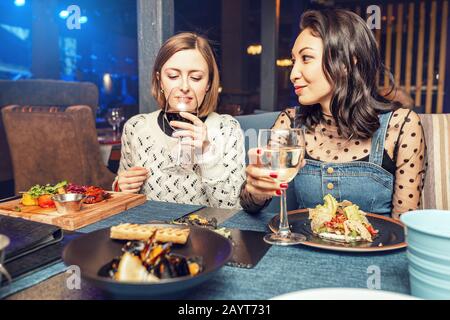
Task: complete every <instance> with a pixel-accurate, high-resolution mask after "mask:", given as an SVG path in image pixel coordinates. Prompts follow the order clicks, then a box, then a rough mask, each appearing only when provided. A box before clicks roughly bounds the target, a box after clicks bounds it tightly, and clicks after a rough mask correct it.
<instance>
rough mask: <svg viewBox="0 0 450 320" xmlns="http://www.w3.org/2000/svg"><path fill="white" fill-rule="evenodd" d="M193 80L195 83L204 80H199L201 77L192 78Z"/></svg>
mask: <svg viewBox="0 0 450 320" xmlns="http://www.w3.org/2000/svg"><path fill="white" fill-rule="evenodd" d="M191 79H192V80H194V81H200V80H202V78H199V77H191Z"/></svg>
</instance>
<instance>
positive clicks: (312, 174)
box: [241, 10, 425, 218]
mask: <svg viewBox="0 0 450 320" xmlns="http://www.w3.org/2000/svg"><path fill="white" fill-rule="evenodd" d="M300 29H301V31H300V34H299V36H298V37H297V39H296V41H295V44H294V47H293V49H292V59H293V62H294V65H293V69H292V72H291V76H290V79H291V82H292V84H293V86H294V88H295V93H296V94H297V96H298V101H299V103H300V105H301V107H300V108H295V109H287V110H285V111H284V112H281V114H280V115H279V117H278V119H277V120H276V122H275V124H274V127H275V128H286V127H291V126H293V123H294V121H293V120H297V121H296V123H299V125H300V126H303V127H305V128H306V153H305V159H306V161H305V162H304V167H303V168H302V169H301V170H300V171H299V173H298V175H297V176H296V178H295V180H294V184H295V191H296V196H297V200H298V203H299V206H300V207H303V208H312V207H315V206H316V205H317V204H320V203H322V202H323V197H324V196H325V195H326V194H331V195H333V196H334V197H335V198H336V199H337V200H338V201H342V200H344V199H347V200H350V201H352V202H353V203H355V204H357V205H359V206H360V208H361V209H362V210H364V211H367V212H373V213H379V214H392V216H394V217H395V218H398V216H399V215H400V214H401V213H403V212H405V211H408V210H413V209H416V208H417V207H418V206H419V203H420V195H421V188H422V182H423V175H424V172H425V170H424V167H425V165H424V161H425V160H424V156H425V139H424V137H423V130H422V126H421V123H420V120H419V117H418V115H417V114H416V113H415V112H414V111H411V110H409V109H404V108H399V107H398V106H396V105H394V104H393V103H390V102H389V101H388V100H386V99H384V98H383V97H381V96H379V95H378V94H377V86H376V76H377V72H379V73H382V63H381V60H380V56H379V52H378V49H377V44H376V41H375V39H374V37H373V35H372V32H371V31H370V30H369V29H368V27H367V26H366V23H365V22H364V20H362V19H361V18H360V17H359V16H358V15H356V14H354V13H352V12H350V11H345V10H324V11H309V12H306V13H304V14H303V16H302V19H301V23H300ZM296 111H297V112H296ZM257 151H258V150H250V151H249V156H250V158H254V157H257V153H258V152H257ZM255 163H257V162H255ZM246 171H247V180H246V182H245V183H244V185H243V187H242V189H241V205H242V207H243V208H244V209H245V210H246V211H249V212H257V211H259V210H261V209H262V208H264V207H265V206H266V205H267V204H268V203H269V202H270V200H271V199H272V197H273V196H274V195H279V194H280V189H281V188H286V187H287V186H286V185H285V184H282V185H278V184H276V183H275V182H274V180H271V179H270V177H269V176H270V174H273V173H268V172H267V171H265V170H262V169H261V168H260V167H259V166H258V165H257V164H250V165H249V166H248V167H247V169H246Z"/></svg>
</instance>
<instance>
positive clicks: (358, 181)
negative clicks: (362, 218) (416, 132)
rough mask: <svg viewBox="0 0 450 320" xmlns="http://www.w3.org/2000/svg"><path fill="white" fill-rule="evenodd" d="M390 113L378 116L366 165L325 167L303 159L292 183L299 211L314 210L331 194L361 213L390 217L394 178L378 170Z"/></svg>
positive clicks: (335, 164)
mask: <svg viewBox="0 0 450 320" xmlns="http://www.w3.org/2000/svg"><path fill="white" fill-rule="evenodd" d="M391 114H392V112H388V113H384V114H381V115H380V116H379V118H380V127H379V128H378V130H377V131H376V132H375V133H374V135H373V137H372V147H371V150H370V156H369V161H352V162H345V163H326V162H321V161H318V160H313V159H306V165H305V166H304V167H303V168H302V169H301V170H300V172H299V173H298V174H297V176H296V177H295V179H294V184H295V193H296V196H297V202H298V204H299V207H300V208H314V207H315V206H316V205H318V204H322V203H323V197H324V196H325V195H326V194H331V195H332V196H333V197H335V198H336V200H337V201H342V200H349V201H351V202H353V203H355V204H357V205H358V206H359V207H360V209H361V210H363V211H366V212H371V213H378V214H390V212H391V210H392V194H393V190H394V176H393V175H392V174H391V173H390V172H388V171H387V170H385V169H384V168H383V167H382V162H383V154H384V142H385V140H386V139H385V138H386V131H387V127H388V124H389V119H390V118H391Z"/></svg>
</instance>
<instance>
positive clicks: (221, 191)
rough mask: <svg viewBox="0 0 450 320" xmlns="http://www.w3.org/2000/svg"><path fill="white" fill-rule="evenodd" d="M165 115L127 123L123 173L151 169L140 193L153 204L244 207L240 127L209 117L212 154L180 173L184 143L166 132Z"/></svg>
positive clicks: (230, 119)
mask: <svg viewBox="0 0 450 320" xmlns="http://www.w3.org/2000/svg"><path fill="white" fill-rule="evenodd" d="M160 112H161V111H155V112H152V113H149V114H139V115H136V116H134V117H132V118H130V119H129V120H128V121H127V122H126V123H125V126H124V130H123V135H122V151H121V153H122V154H121V159H120V166H119V172H120V171H123V170H127V169H129V168H131V167H135V166H139V167H144V168H146V169H148V170H149V178H148V179H147V180H146V181H145V183H144V185H143V187H142V188H141V190H140V193H143V194H145V195H146V196H147V199H148V200H156V201H165V202H176V203H185V204H195V205H205V206H210V207H217V208H240V204H239V192H240V188H241V185H242V183H243V182H244V180H245V153H244V152H245V151H244V150H245V147H244V137H243V134H242V130H241V128H240V125H239V122H237V120H236V119H234V118H233V117H231V116H229V115H219V114H217V113H214V112H213V113H211V114H209V115H208V117H207V118H206V120H205V124H206V126H207V128H208V137H209V141H210V143H211V145H210V147H209V149H208V151H207V152H205V153H204V154H203V155H202V156H201V157H196V158H195V159H196V160H195V161H194V165H191V166H190V170H184V169H182V170H175V169H177V167H176V166H175V165H174V162H175V160H174V158H173V156H172V155H173V154H174V151H173V150H176V147H177V146H178V139H176V138H172V137H169V136H168V135H166V134H165V133H164V132H163V131H162V130H161V128H160V127H159V125H158V115H159V113H160ZM169 167H172V168H169ZM116 180H117V178H116ZM114 183H116V181H115V182H114Z"/></svg>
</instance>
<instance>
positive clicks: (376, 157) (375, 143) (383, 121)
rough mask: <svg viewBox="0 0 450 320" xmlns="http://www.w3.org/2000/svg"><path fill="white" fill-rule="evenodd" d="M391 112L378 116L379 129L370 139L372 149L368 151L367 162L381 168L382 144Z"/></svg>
mask: <svg viewBox="0 0 450 320" xmlns="http://www.w3.org/2000/svg"><path fill="white" fill-rule="evenodd" d="M391 115H392V111H390V112H387V113H383V114H380V115H379V119H380V127H379V128H378V130H377V131H375V133H374V135H373V137H372V147H371V149H370V156H369V162H371V163H374V164H376V165H379V166H381V165H382V163H383V154H384V142H385V141H386V132H387V128H388V125H389V121H390V119H391Z"/></svg>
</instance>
